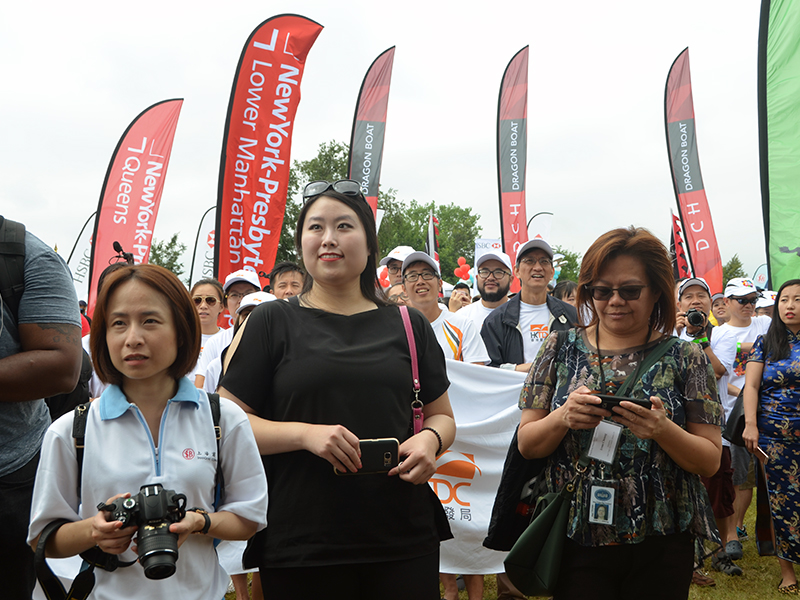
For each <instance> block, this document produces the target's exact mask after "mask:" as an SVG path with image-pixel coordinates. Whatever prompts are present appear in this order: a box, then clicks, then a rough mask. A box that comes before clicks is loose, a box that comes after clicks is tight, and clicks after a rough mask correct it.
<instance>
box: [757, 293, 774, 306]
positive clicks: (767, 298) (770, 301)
mask: <svg viewBox="0 0 800 600" xmlns="http://www.w3.org/2000/svg"><path fill="white" fill-rule="evenodd" d="M761 294H762V296H761V297H760V298H759V299H758V301H757V302H756V308H769V307H770V306H775V297H776V296H777V295H778V292H775V291H773V290H764V291H763V292H761Z"/></svg>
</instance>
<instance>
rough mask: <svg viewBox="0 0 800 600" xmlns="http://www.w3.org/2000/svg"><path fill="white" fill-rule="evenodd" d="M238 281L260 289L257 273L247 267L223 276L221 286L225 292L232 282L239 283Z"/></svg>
mask: <svg viewBox="0 0 800 600" xmlns="http://www.w3.org/2000/svg"><path fill="white" fill-rule="evenodd" d="M240 281H244V282H245V283H249V284H252V285H254V286H256V287H257V288H258V289H261V280H260V279H259V278H258V274H257V273H256V272H255V271H251V270H249V269H239V270H238V271H234V272H233V273H231V274H230V275H228V276H227V277H226V278H225V285H223V286H222V289H223V290H225V291H226V292H227V291H228V288H229V287H231V286H232V285H233V284H234V283H239V282H240Z"/></svg>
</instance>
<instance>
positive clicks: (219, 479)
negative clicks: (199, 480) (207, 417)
mask: <svg viewBox="0 0 800 600" xmlns="http://www.w3.org/2000/svg"><path fill="white" fill-rule="evenodd" d="M208 403H209V404H210V405H211V416H212V417H213V419H214V435H215V436H216V438H217V472H216V474H215V475H214V510H217V508H218V507H219V506H220V503H221V501H222V494H223V492H224V491H225V476H224V475H223V474H222V467H221V463H222V454H221V453H220V446H221V444H222V429H221V428H220V426H219V422H220V418H221V411H220V406H219V394H208Z"/></svg>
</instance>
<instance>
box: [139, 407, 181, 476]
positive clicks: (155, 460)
mask: <svg viewBox="0 0 800 600" xmlns="http://www.w3.org/2000/svg"><path fill="white" fill-rule="evenodd" d="M170 404H172V398H170V399H169V400H167V405H166V406H165V407H164V412H163V413H161V424H160V425H159V429H158V446H156V444H155V440H153V434H152V432H151V431H150V426H149V425H148V424H147V420H146V419H145V418H144V415H143V414H142V411H141V410H139V407H138V406H136V405H135V404H134V405H133V406H134V408H135V409H136V416H137V417H138V419H139V422H140V423H141V424H142V427H144V431H145V433H147V440H148V441H149V442H150V452H151V454H152V455H153V463H154V465H155V472H156V477H161V459H160V457H159V452H158V449H159V448H160V447H161V445H162V444H163V443H164V423H165V422H166V419H167V412H168V411H169V405H170Z"/></svg>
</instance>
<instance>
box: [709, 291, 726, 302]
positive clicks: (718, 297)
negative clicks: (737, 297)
mask: <svg viewBox="0 0 800 600" xmlns="http://www.w3.org/2000/svg"><path fill="white" fill-rule="evenodd" d="M724 297H725V296H723V295H722V292H717V293H716V294H714V295H713V296H711V303H712V304H713V303H714V302H716V301H717V300H719V299H720V298H724Z"/></svg>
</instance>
